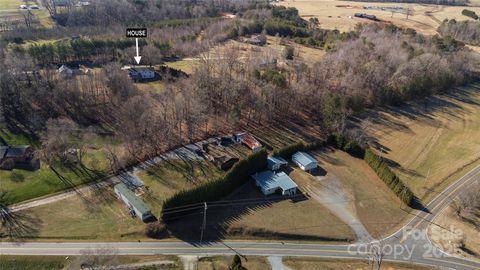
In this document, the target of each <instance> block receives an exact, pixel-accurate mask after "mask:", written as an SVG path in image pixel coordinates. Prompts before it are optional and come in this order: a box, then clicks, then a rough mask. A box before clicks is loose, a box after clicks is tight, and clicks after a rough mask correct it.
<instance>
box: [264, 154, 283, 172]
mask: <svg viewBox="0 0 480 270" xmlns="http://www.w3.org/2000/svg"><path fill="white" fill-rule="evenodd" d="M287 164H288V161H286V160H285V159H284V158H281V157H268V158H267V165H268V169H269V170H272V171H276V170H279V169H280V168H282V167H283V166H286V165H287Z"/></svg>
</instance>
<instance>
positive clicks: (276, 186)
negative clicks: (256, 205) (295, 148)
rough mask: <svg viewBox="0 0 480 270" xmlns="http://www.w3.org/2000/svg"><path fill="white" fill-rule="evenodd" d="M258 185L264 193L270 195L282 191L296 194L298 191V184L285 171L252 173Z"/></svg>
mask: <svg viewBox="0 0 480 270" xmlns="http://www.w3.org/2000/svg"><path fill="white" fill-rule="evenodd" d="M252 178H253V179H255V183H256V185H257V186H258V187H259V188H260V190H261V191H262V193H263V194H264V195H270V194H273V193H275V192H277V191H280V193H281V194H282V195H294V194H295V193H297V187H298V186H297V184H296V183H295V182H293V180H292V179H291V178H290V177H289V176H288V175H287V174H286V173H284V172H279V173H275V172H272V171H264V172H261V173H256V174H254V175H252Z"/></svg>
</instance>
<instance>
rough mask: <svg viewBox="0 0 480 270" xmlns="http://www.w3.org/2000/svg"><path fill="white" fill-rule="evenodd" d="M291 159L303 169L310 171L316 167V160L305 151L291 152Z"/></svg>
mask: <svg viewBox="0 0 480 270" xmlns="http://www.w3.org/2000/svg"><path fill="white" fill-rule="evenodd" d="M292 161H293V163H295V164H297V166H298V167H300V169H302V170H304V171H311V170H313V169H315V168H317V167H318V161H317V160H316V159H315V158H314V157H312V156H311V155H309V154H307V153H305V152H297V153H295V154H293V156H292Z"/></svg>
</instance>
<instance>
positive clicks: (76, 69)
mask: <svg viewBox="0 0 480 270" xmlns="http://www.w3.org/2000/svg"><path fill="white" fill-rule="evenodd" d="M57 72H58V73H59V74H61V75H62V76H66V77H70V76H73V75H78V74H80V73H81V71H80V66H79V65H78V64H63V65H61V66H60V67H59V68H58V69H57Z"/></svg>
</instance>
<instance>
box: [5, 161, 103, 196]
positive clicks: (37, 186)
mask: <svg viewBox="0 0 480 270" xmlns="http://www.w3.org/2000/svg"><path fill="white" fill-rule="evenodd" d="M101 155H103V153H95V154H93V155H92V156H90V157H87V158H86V162H85V163H86V165H87V167H89V168H92V166H97V167H99V168H101V169H106V167H107V164H106V160H105V159H104V158H101V159H100V158H98V157H100V156H101ZM94 164H95V165H94ZM58 172H59V173H60V176H59V175H57V174H56V173H55V172H54V171H53V170H51V169H50V168H49V167H48V166H47V165H46V164H42V166H41V168H40V170H37V171H25V170H19V169H14V170H12V171H5V170H0V186H1V189H2V190H4V191H7V192H8V198H9V203H11V204H13V203H19V202H22V201H26V200H30V199H34V198H37V197H41V196H45V195H48V194H52V193H55V192H59V191H63V190H66V189H70V188H73V187H75V186H78V185H82V184H86V183H89V182H92V181H94V180H96V179H98V178H100V177H102V176H104V175H106V173H105V172H104V171H100V172H99V173H97V174H93V173H92V175H91V176H94V178H91V176H88V175H86V174H83V175H82V172H80V171H77V172H76V171H73V170H70V169H67V168H61V169H58Z"/></svg>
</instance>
